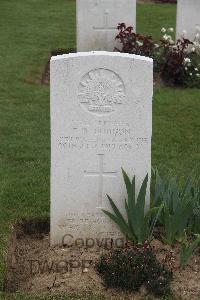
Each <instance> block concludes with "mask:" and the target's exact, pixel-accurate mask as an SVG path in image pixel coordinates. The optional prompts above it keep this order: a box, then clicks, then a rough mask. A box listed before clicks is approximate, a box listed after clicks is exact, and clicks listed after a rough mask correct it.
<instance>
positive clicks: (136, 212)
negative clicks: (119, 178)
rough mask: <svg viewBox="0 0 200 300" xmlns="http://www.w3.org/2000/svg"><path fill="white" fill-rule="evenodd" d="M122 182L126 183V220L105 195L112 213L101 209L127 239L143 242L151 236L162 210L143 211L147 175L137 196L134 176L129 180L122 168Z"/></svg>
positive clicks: (160, 208)
mask: <svg viewBox="0 0 200 300" xmlns="http://www.w3.org/2000/svg"><path fill="white" fill-rule="evenodd" d="M122 174H123V178H124V182H125V185H126V190H127V195H128V199H125V209H126V214H127V220H128V222H127V221H126V220H125V218H124V217H123V215H122V214H121V212H120V211H119V209H118V208H117V206H116V205H115V203H114V202H113V200H112V199H111V198H110V196H108V195H107V197H108V200H109V202H110V205H111V207H112V209H113V211H114V214H112V213H110V212H108V211H105V210H103V212H104V213H105V214H106V215H107V216H108V217H109V218H111V219H112V220H113V221H114V222H115V223H116V224H117V225H118V226H119V228H120V230H121V232H122V233H123V234H124V235H125V236H126V237H127V239H128V240H130V241H132V242H134V243H144V242H145V241H146V240H150V239H151V238H152V234H153V230H154V227H155V224H156V222H157V220H158V218H159V215H160V213H161V210H162V205H161V206H160V207H154V208H151V209H150V210H149V211H148V212H147V213H145V198H146V188H147V182H148V175H146V177H145V179H144V180H143V183H142V185H141V188H140V191H139V194H138V197H137V199H136V195H135V176H134V177H133V180H132V181H130V179H129V177H128V175H127V174H126V172H125V171H124V170H123V169H122Z"/></svg>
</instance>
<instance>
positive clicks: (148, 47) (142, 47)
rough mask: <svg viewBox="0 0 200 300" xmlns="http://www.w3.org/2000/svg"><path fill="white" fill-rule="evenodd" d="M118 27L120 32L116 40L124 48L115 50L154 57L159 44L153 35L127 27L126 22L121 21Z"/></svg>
mask: <svg viewBox="0 0 200 300" xmlns="http://www.w3.org/2000/svg"><path fill="white" fill-rule="evenodd" d="M117 29H118V30H119V33H118V35H117V36H116V40H118V41H119V43H120V44H121V45H122V49H121V50H119V49H115V50H117V51H121V52H124V53H130V54H137V55H143V56H149V57H152V58H153V56H154V50H155V49H156V48H157V45H156V44H155V43H154V41H153V39H152V37H151V36H149V35H147V36H145V35H142V34H138V33H135V32H134V31H133V27H131V26H129V27H126V24H125V23H119V24H118V27H117Z"/></svg>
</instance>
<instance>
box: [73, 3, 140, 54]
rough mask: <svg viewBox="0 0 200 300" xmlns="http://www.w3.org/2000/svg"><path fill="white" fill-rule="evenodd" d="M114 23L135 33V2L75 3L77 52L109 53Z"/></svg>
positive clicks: (115, 32) (112, 47) (112, 41)
mask: <svg viewBox="0 0 200 300" xmlns="http://www.w3.org/2000/svg"><path fill="white" fill-rule="evenodd" d="M118 23H126V25H127V26H133V27H134V29H136V0H76V25H77V51H79V52H80V51H92V50H98V51H99V50H105V51H113V50H114V48H115V46H119V44H118V43H117V42H116V41H115V37H116V35H117V33H118V31H117V25H118Z"/></svg>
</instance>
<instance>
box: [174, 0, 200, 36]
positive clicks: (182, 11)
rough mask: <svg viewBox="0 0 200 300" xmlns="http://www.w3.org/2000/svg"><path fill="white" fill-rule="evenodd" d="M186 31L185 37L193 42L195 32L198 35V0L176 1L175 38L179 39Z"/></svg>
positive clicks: (199, 2) (199, 22)
mask: <svg viewBox="0 0 200 300" xmlns="http://www.w3.org/2000/svg"><path fill="white" fill-rule="evenodd" d="M183 31H186V35H185V37H187V38H189V39H190V40H191V41H193V40H194V38H195V35H196V33H197V31H198V32H199V33H200V0H178V4H177V19H176V37H177V39H178V38H180V37H181V36H182V34H183Z"/></svg>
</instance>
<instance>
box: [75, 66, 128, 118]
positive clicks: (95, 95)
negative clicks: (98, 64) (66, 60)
mask: <svg viewBox="0 0 200 300" xmlns="http://www.w3.org/2000/svg"><path fill="white" fill-rule="evenodd" d="M124 98H125V87H124V83H123V81H122V79H121V78H120V77H119V75H117V74H116V73H115V72H113V71H111V70H108V69H95V70H91V71H90V72H88V73H87V74H85V75H84V76H83V78H82V79H81V82H80V84H79V87H78V99H79V102H80V104H81V106H82V107H83V108H84V109H86V110H87V111H89V112H91V113H95V114H98V115H105V114H108V113H111V112H113V111H115V109H116V108H117V107H118V106H120V105H121V104H122V103H123V102H124Z"/></svg>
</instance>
